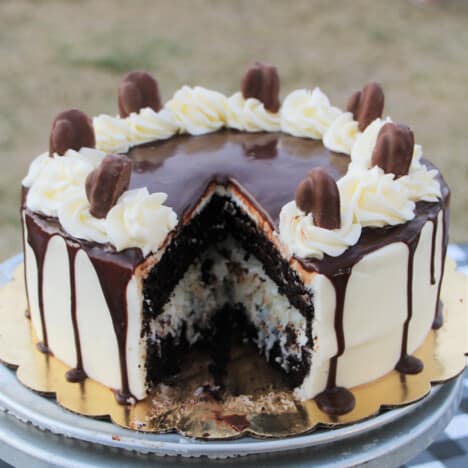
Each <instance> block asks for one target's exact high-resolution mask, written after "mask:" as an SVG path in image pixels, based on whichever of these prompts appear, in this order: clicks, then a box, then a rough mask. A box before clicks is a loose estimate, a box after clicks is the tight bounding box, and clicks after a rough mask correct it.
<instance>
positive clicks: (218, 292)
mask: <svg viewBox="0 0 468 468" xmlns="http://www.w3.org/2000/svg"><path fill="white" fill-rule="evenodd" d="M222 249H226V250H227V251H229V252H230V258H229V259H226V258H225V257H223V255H222V254H221V253H220V252H221V250H222ZM245 258H247V257H246V252H245V251H244V250H243V249H242V248H240V247H239V246H237V245H236V244H235V243H233V242H232V241H228V242H226V243H223V244H221V245H219V246H217V247H213V248H210V249H209V250H208V251H207V252H205V253H204V254H203V255H202V256H201V258H200V259H199V260H197V262H195V263H194V264H192V265H191V266H190V268H189V269H188V271H187V272H186V273H185V275H184V277H183V278H182V279H181V281H180V282H179V284H178V285H177V286H176V288H175V289H174V291H173V293H172V295H171V298H170V300H169V301H168V302H167V303H166V304H165V306H164V307H163V310H162V313H161V314H160V315H158V317H157V318H156V319H154V320H153V321H152V322H151V336H152V340H153V341H154V343H155V345H156V346H158V343H160V341H161V339H164V338H167V337H168V336H169V335H170V336H172V337H173V338H176V340H178V339H180V337H181V333H182V331H183V330H185V338H186V339H187V341H188V343H190V344H194V343H196V342H197V341H198V340H199V339H200V338H201V337H202V335H203V332H206V331H207V330H209V329H210V321H211V319H212V318H213V316H214V314H215V313H216V312H217V311H219V310H220V309H221V308H222V307H223V306H224V305H225V304H242V305H243V307H244V312H245V314H246V317H247V319H248V321H249V322H250V323H251V324H252V325H254V327H255V328H256V330H257V336H256V337H254V341H255V342H256V344H257V346H258V348H259V349H261V350H262V352H263V353H264V354H265V356H266V357H267V358H269V357H270V352H271V350H272V348H273V346H274V345H275V343H277V344H278V345H279V346H280V349H281V353H282V357H277V358H276V359H277V362H278V364H280V365H281V366H282V367H283V369H285V370H286V371H288V370H290V369H289V362H288V360H287V358H288V357H294V358H296V359H298V360H301V356H302V350H303V348H304V346H306V345H307V344H308V338H307V336H306V319H305V317H304V316H303V315H302V314H301V313H300V312H299V311H298V310H297V309H296V308H295V307H293V306H291V304H290V303H289V301H288V299H287V298H286V297H285V296H283V295H281V294H280V293H279V290H278V286H277V285H276V284H275V283H274V282H273V281H272V280H271V279H270V278H269V277H268V276H267V274H266V273H265V271H264V269H263V266H262V264H261V263H260V262H259V261H258V260H257V259H256V258H254V257H253V256H249V257H248V260H245ZM206 260H208V261H211V262H213V268H212V269H211V270H210V275H211V282H210V283H209V284H204V283H203V280H202V271H201V265H202V264H203V262H204V261H206ZM184 325H185V327H184ZM286 328H290V329H291V330H293V331H294V336H295V337H296V340H295V341H294V343H292V344H287V340H288V335H287V334H286V333H285V330H286Z"/></svg>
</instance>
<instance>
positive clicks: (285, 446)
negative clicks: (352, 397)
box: [0, 365, 463, 467]
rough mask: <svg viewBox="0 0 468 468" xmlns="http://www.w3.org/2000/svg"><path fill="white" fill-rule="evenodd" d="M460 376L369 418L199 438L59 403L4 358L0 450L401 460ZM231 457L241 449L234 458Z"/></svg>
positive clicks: (455, 400) (423, 439)
mask: <svg viewBox="0 0 468 468" xmlns="http://www.w3.org/2000/svg"><path fill="white" fill-rule="evenodd" d="M462 379H463V376H459V377H457V378H456V379H453V380H452V381H450V382H447V383H445V384H442V385H440V386H437V387H435V388H433V389H432V391H431V393H430V394H429V395H428V396H427V397H426V398H424V399H423V400H421V401H419V402H417V403H415V404H412V405H409V406H406V407H403V408H399V409H394V410H390V411H387V412H384V413H382V414H380V415H379V416H376V417H374V418H370V419H368V420H366V421H363V422H360V423H356V424H351V425H349V426H344V427H342V428H339V429H334V430H327V429H323V430H318V431H315V432H313V433H311V434H308V435H304V436H298V437H291V438H287V439H273V440H259V439H253V438H250V437H244V438H242V439H240V440H232V441H219V442H216V441H210V442H202V441H198V440H192V439H188V438H185V437H182V436H179V435H176V434H150V433H138V432H134V431H130V430H128V429H122V428H120V427H117V426H116V425H114V424H112V423H110V422H108V421H103V420H97V419H92V418H88V417H84V416H79V415H76V414H73V413H71V412H68V411H65V410H64V409H62V408H61V407H60V406H59V405H58V404H57V403H56V402H55V400H53V399H47V398H44V397H42V396H40V395H38V394H37V393H35V392H33V391H31V390H29V389H27V388H26V387H24V386H23V385H21V384H20V383H19V382H18V381H17V379H16V376H15V373H14V371H12V370H10V369H8V368H6V367H5V366H3V365H0V389H1V390H0V409H1V410H2V412H0V457H1V458H2V459H4V460H5V461H6V462H9V463H12V464H14V465H16V466H18V465H20V466H35V467H40V466H51V465H57V466H64V467H68V466H70V467H71V466H73V467H76V466H83V467H89V466H94V467H100V466H103V467H104V466H110V465H111V466H147V465H151V466H157V467H163V466H174V464H175V463H176V464H179V465H180V464H185V463H187V464H189V465H200V466H206V465H218V464H233V463H236V464H237V465H239V466H250V465H251V464H252V463H260V464H261V466H265V467H270V466H284V465H285V464H288V463H293V464H294V466H304V467H305V466H310V464H311V463H316V464H320V466H340V467H343V466H357V465H360V464H365V463H366V464H367V466H379V467H381V466H399V465H401V464H402V463H404V462H406V461H408V460H409V459H411V458H412V457H414V456H415V455H416V454H417V453H419V452H421V451H422V450H424V449H425V448H426V447H427V446H429V445H430V443H431V442H432V441H434V439H435V438H436V436H437V435H438V434H439V433H440V432H441V431H442V430H443V428H444V427H445V426H446V425H447V424H448V423H449V421H450V420H451V418H452V417H453V416H454V414H455V413H456V411H457V408H458V406H459V403H460V400H461V396H462V390H463V385H462V382H463V380H462ZM234 457H237V458H235V459H234Z"/></svg>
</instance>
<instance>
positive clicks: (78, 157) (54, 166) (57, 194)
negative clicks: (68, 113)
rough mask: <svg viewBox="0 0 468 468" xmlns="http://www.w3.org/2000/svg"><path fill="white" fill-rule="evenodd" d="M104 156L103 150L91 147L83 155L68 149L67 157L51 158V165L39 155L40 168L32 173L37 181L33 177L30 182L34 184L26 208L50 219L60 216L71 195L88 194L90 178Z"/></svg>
mask: <svg viewBox="0 0 468 468" xmlns="http://www.w3.org/2000/svg"><path fill="white" fill-rule="evenodd" d="M103 157H104V153H102V152H101V151H97V150H92V149H89V148H86V149H82V150H80V151H79V152H78V151H74V150H68V151H67V152H66V153H65V154H64V155H63V156H58V155H54V156H53V157H52V158H48V159H49V161H47V162H46V161H44V158H43V155H41V156H39V158H38V160H39V161H38V162H37V163H36V166H37V167H36V168H35V169H33V171H32V172H33V173H35V174H34V180H32V179H33V177H32V176H31V177H30V179H31V180H27V182H28V183H29V182H31V185H30V186H29V191H28V195H27V198H26V206H27V207H28V208H29V209H30V210H32V211H38V212H41V213H44V214H45V215H47V216H57V213H58V209H59V208H60V206H61V205H62V204H63V203H65V202H66V201H67V200H68V199H69V198H70V197H71V196H75V195H76V193H77V192H79V193H82V194H84V190H85V188H84V187H85V181H86V177H87V176H88V174H89V173H90V172H91V171H92V170H93V169H95V168H96V167H97V166H98V165H99V163H100V162H101V160H102V158H103ZM41 161H42V162H41ZM39 166H40V167H39ZM28 175H29V174H28ZM27 178H28V177H27Z"/></svg>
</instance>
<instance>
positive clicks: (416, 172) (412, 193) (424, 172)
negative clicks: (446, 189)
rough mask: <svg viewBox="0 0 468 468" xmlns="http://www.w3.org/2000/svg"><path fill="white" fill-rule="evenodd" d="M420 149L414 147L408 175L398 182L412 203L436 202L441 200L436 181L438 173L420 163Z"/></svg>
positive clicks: (419, 147) (418, 146) (438, 185)
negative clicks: (420, 201)
mask: <svg viewBox="0 0 468 468" xmlns="http://www.w3.org/2000/svg"><path fill="white" fill-rule="evenodd" d="M421 157H422V148H421V146H420V145H414V153H413V159H412V161H411V166H410V169H409V173H408V175H406V176H403V177H400V179H399V180H400V182H401V183H402V184H403V185H404V186H405V187H406V188H407V189H408V192H409V198H410V199H411V200H413V201H419V200H423V201H428V202H436V201H437V200H438V199H440V198H441V196H442V194H441V192H440V184H439V181H438V180H437V175H438V171H437V170H436V169H428V168H427V167H426V166H425V165H424V164H422V163H421Z"/></svg>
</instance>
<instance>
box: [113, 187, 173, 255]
mask: <svg viewBox="0 0 468 468" xmlns="http://www.w3.org/2000/svg"><path fill="white" fill-rule="evenodd" d="M166 198H167V195H166V194H165V193H152V194H150V193H149V192H148V189H147V188H146V187H145V188H140V189H135V190H129V191H127V192H125V193H124V194H122V196H121V197H120V198H119V200H118V201H117V204H116V205H115V206H114V207H113V208H112V209H111V210H110V211H109V213H108V214H107V217H106V228H107V235H108V238H109V241H110V242H111V243H112V244H114V246H115V248H116V249H117V250H123V249H126V248H128V247H139V248H140V249H141V250H142V251H143V255H147V254H148V253H149V252H156V251H157V250H158V248H159V247H160V245H161V244H162V243H163V241H164V239H165V238H166V236H167V234H168V233H169V232H170V231H171V230H172V229H174V227H175V226H176V224H177V215H176V213H175V212H174V210H173V209H172V208H169V207H167V206H164V205H163V203H164V202H165V201H166Z"/></svg>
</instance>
